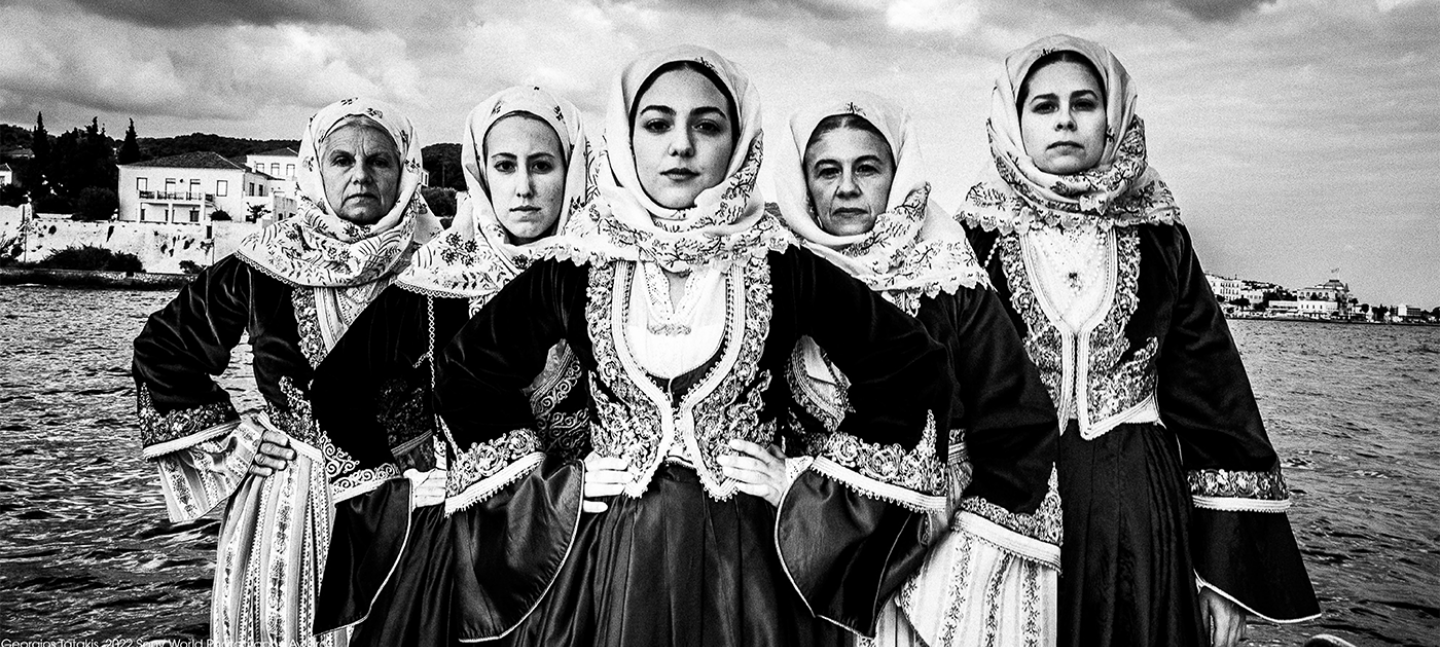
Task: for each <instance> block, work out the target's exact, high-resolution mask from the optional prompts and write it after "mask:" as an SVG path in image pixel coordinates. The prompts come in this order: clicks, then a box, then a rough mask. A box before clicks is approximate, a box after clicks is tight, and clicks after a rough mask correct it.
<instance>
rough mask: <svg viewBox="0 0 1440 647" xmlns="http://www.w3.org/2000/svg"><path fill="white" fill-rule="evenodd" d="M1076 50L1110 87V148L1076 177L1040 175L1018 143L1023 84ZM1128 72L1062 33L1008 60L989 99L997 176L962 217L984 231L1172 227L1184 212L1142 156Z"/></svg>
mask: <svg viewBox="0 0 1440 647" xmlns="http://www.w3.org/2000/svg"><path fill="white" fill-rule="evenodd" d="M1058 51H1068V52H1075V53H1077V54H1079V55H1081V56H1083V57H1085V59H1086V60H1088V61H1090V63H1091V64H1092V65H1093V66H1094V67H1095V69H1096V71H1098V72H1099V73H1100V83H1101V85H1102V86H1103V87H1104V90H1105V115H1106V119H1107V122H1108V123H1107V124H1106V131H1105V151H1104V153H1103V154H1102V155H1101V158H1100V162H1099V164H1097V165H1096V167H1095V168H1093V169H1091V170H1089V171H1084V172H1081V173H1076V174H1074V175H1055V174H1052V173H1047V172H1045V171H1042V170H1040V169H1039V168H1038V167H1037V166H1035V162H1034V160H1033V159H1031V157H1030V155H1028V154H1026V152H1025V145H1024V143H1023V140H1022V138H1021V129H1020V108H1019V106H1017V105H1016V99H1017V98H1018V95H1019V91H1020V87H1021V86H1022V85H1023V84H1024V82H1025V77H1026V76H1028V75H1029V74H1030V70H1031V68H1032V67H1033V66H1034V65H1035V63H1036V61H1038V60H1039V59H1040V58H1041V57H1044V56H1046V55H1048V54H1052V53H1054V52H1058ZM1136 96H1137V95H1136V92H1135V87H1134V84H1133V83H1132V82H1131V79H1130V74H1129V73H1128V72H1126V71H1125V67H1124V66H1122V65H1121V64H1120V61H1119V60H1118V59H1116V58H1115V55H1114V54H1111V53H1110V50H1108V49H1106V48H1105V47H1104V46H1102V45H1100V44H1098V43H1094V42H1091V41H1088V40H1085V39H1082V38H1075V37H1074V36H1066V35H1063V34H1057V35H1054V36H1047V37H1045V38H1042V39H1040V40H1037V41H1035V42H1033V43H1031V44H1029V45H1026V46H1025V47H1022V48H1020V49H1017V50H1015V51H1013V52H1011V53H1010V54H1009V55H1007V56H1006V57H1005V69H1004V70H1003V71H1002V72H1001V73H1000V76H999V77H998V78H997V79H996V80H995V91H994V93H993V94H992V95H991V102H990V120H989V122H988V130H989V136H990V153H991V155H992V156H993V157H994V159H995V168H994V173H993V174H989V175H990V176H989V177H987V178H985V179H984V180H983V181H982V182H980V183H979V184H976V185H975V186H974V187H973V188H971V189H970V192H969V194H968V195H967V196H966V198H965V204H964V205H963V206H962V207H961V210H960V213H959V214H957V217H959V218H962V219H963V220H964V221H965V222H966V223H967V224H969V225H971V226H977V227H981V228H983V229H986V230H994V229H999V230H1001V231H1006V232H1009V231H1014V230H1015V229H1017V228H1025V227H1040V226H1044V225H1047V224H1048V225H1055V226H1061V227H1065V228H1070V227H1073V226H1076V225H1079V224H1090V225H1094V226H1098V227H1102V228H1107V227H1112V226H1127V225H1136V224H1147V223H1173V222H1175V221H1177V220H1178V219H1179V216H1180V211H1179V209H1178V208H1177V207H1176V206H1175V200H1174V197H1173V196H1172V195H1171V194H1170V189H1169V188H1167V187H1166V186H1165V183H1164V182H1162V181H1161V180H1160V175H1159V173H1157V172H1155V170H1154V169H1151V168H1150V166H1149V163H1148V162H1147V160H1146V154H1145V126H1144V123H1143V122H1141V120H1140V117H1138V116H1136V114H1135V103H1136Z"/></svg>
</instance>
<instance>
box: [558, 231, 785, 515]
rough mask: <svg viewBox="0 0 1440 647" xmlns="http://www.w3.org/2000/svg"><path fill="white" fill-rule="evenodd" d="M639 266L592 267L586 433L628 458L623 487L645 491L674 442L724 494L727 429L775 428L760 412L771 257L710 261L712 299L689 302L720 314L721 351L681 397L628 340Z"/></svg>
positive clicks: (765, 435)
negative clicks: (590, 416) (590, 405)
mask: <svg viewBox="0 0 1440 647" xmlns="http://www.w3.org/2000/svg"><path fill="white" fill-rule="evenodd" d="M637 270H639V266H638V265H637V264H636V263H633V262H628V261H614V262H610V263H607V264H604V265H596V266H592V267H591V269H590V272H589V285H588V288H587V295H586V296H587V300H586V313H585V315H586V322H587V326H588V332H589V336H590V339H591V343H592V345H593V350H594V355H595V364H596V368H595V370H594V371H593V372H592V373H591V374H590V376H589V379H590V392H591V398H592V401H593V402H594V406H595V415H596V419H595V420H593V421H591V425H590V440H591V443H592V444H593V446H594V448H595V451H596V452H597V453H599V454H600V455H602V456H618V457H622V458H625V459H626V460H627V461H628V463H629V468H628V471H629V472H630V474H631V476H632V482H631V483H630V484H629V485H627V486H626V490H625V491H626V494H628V495H630V496H634V497H638V496H640V495H641V494H643V493H644V492H645V490H646V489H647V488H648V487H649V483H650V479H651V477H652V476H653V475H654V473H655V470H656V468H658V467H659V465H660V463H661V462H662V461H663V460H664V459H665V458H666V456H667V455H671V454H675V453H677V452H681V453H683V456H684V458H685V460H686V462H688V463H690V464H692V465H693V467H694V468H695V471H696V472H697V473H698V474H699V476H700V481H701V483H702V485H703V486H704V487H705V490H706V492H707V493H709V494H710V496H711V497H713V498H715V499H717V500H726V499H729V498H730V497H731V496H734V494H735V492H736V491H737V490H736V488H735V482H734V481H733V480H731V479H729V478H727V477H725V476H723V474H722V472H721V469H720V466H719V463H717V462H716V458H718V457H719V456H720V455H722V454H725V453H728V452H729V451H730V450H729V441H730V440H732V439H743V440H748V441H752V442H755V443H759V444H761V445H765V444H768V443H770V442H771V441H772V439H773V438H774V436H775V430H776V426H775V422H774V421H773V420H769V421H766V422H764V423H762V422H761V419H760V413H761V410H762V409H763V407H764V401H763V395H764V393H765V391H766V390H767V389H768V388H769V386H770V373H769V371H762V370H760V369H759V361H760V356H761V354H762V353H763V351H764V346H765V340H766V337H767V336H768V334H769V331H770V319H771V315H772V307H773V304H772V303H771V300H770V289H771V286H770V265H769V263H768V261H767V260H766V259H765V258H764V257H755V258H748V259H744V260H740V261H736V262H734V263H732V264H730V265H729V266H728V267H720V268H716V269H715V270H714V271H715V273H716V276H717V277H718V278H717V279H716V280H714V283H715V284H714V285H713V286H711V287H710V288H709V289H707V290H706V291H707V292H708V293H709V294H710V295H711V296H710V298H712V299H714V300H715V301H716V302H717V303H710V304H704V303H701V304H696V306H695V308H696V311H697V312H699V311H709V312H712V313H714V315H713V316H717V317H720V318H721V322H722V323H721V329H722V330H723V337H722V339H721V340H720V341H719V343H718V348H719V358H718V360H716V361H714V362H713V363H711V364H710V365H709V369H708V371H706V372H705V374H704V376H703V377H701V378H700V379H699V381H698V382H696V383H695V384H694V385H693V386H692V387H691V388H689V389H687V390H686V391H685V392H684V393H683V394H681V395H679V396H678V397H673V396H672V394H671V393H669V392H668V391H667V390H665V389H663V388H661V387H660V385H658V384H657V383H656V382H655V381H654V380H653V379H651V377H650V375H651V374H653V371H651V370H650V369H648V368H647V367H646V366H645V365H642V364H641V361H640V357H639V352H638V351H639V349H638V348H637V347H636V346H634V345H632V343H631V340H632V338H636V337H632V335H631V334H629V332H630V331H632V330H634V327H632V325H631V318H632V317H634V316H635V315H636V313H635V312H634V311H635V309H636V305H637V304H636V302H635V299H634V298H633V291H634V290H637V289H641V290H643V289H644V287H643V286H638V287H637V286H635V285H634V284H635V283H637V282H641V281H643V280H644V279H643V277H641V276H637ZM697 271H699V270H697ZM691 287H692V288H693V287H694V286H693V285H692V286H691ZM706 323H707V324H708V323H711V322H706ZM694 330H695V326H693V325H692V334H694ZM617 331H618V332H619V333H620V334H617ZM646 334H650V331H646ZM656 336H660V335H659V334H658V333H656ZM647 350H653V347H652V348H650V349H647ZM713 355H714V352H711V353H709V354H707V355H706V357H703V358H699V359H698V361H694V365H693V366H691V367H690V368H694V367H696V366H700V365H703V364H705V363H706V361H707V360H709V359H710V358H711V357H712V356H713ZM650 359H652V360H653V359H655V358H653V357H652V358H650ZM652 363H653V362H652ZM684 363H685V364H688V363H690V362H684Z"/></svg>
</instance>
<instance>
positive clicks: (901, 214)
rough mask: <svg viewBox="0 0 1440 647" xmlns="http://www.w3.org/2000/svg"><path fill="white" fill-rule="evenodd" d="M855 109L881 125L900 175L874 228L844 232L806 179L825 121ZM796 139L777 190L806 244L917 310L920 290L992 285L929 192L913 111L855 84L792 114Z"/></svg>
mask: <svg viewBox="0 0 1440 647" xmlns="http://www.w3.org/2000/svg"><path fill="white" fill-rule="evenodd" d="M834 115H856V116H858V117H862V118H864V119H865V121H868V122H870V124H871V125H873V126H875V128H876V129H877V130H879V131H880V134H881V135H882V136H884V138H885V141H886V143H888V144H889V145H890V153H891V156H892V158H893V159H894V160H895V179H894V181H893V182H892V184H891V188H890V195H889V196H888V197H887V198H886V208H885V213H882V214H879V215H878V216H876V218H875V226H874V228H872V229H871V230H870V231H869V232H868V233H864V234H855V235H850V236H837V235H833V234H829V233H826V232H825V231H824V230H823V229H821V228H820V224H819V222H818V220H817V219H816V214H815V205H814V204H813V203H812V201H811V199H810V192H809V188H808V186H807V184H806V181H805V169H804V158H805V148H806V146H808V145H809V143H810V138H811V137H812V136H814V133H815V129H816V127H818V126H819V125H820V122H821V121H823V120H825V119H826V118H827V117H830V116H834ZM789 134H790V139H789V141H788V142H787V143H790V144H793V145H791V146H785V145H782V146H781V147H780V148H781V151H780V153H779V156H780V166H779V168H778V169H777V170H776V192H777V194H778V200H779V205H780V212H781V214H782V216H783V217H784V221H785V225H786V226H787V227H789V229H790V230H791V231H792V232H794V233H795V235H796V236H798V237H799V238H800V239H801V240H802V241H803V243H804V245H805V247H807V248H809V249H810V250H812V251H814V252H815V253H816V254H818V255H820V256H822V257H824V258H825V259H827V260H829V261H830V262H832V263H834V264H835V265H837V266H839V267H841V268H842V269H844V270H845V271H846V272H848V273H849V274H850V275H851V276H854V277H855V278H857V279H860V280H861V281H864V282H865V284H866V285H869V286H870V288H871V289H872V290H876V291H878V292H880V293H881V294H882V295H883V296H884V297H885V298H887V299H889V300H890V301H892V302H894V303H897V304H898V305H901V307H903V308H906V309H907V310H910V311H911V314H914V310H913V309H914V308H917V307H918V300H919V297H920V296H921V295H928V296H934V295H936V294H938V293H940V292H946V293H950V294H954V293H955V290H956V289H958V288H959V287H960V286H964V287H969V288H973V287H975V286H977V285H988V281H987V280H986V278H985V275H984V272H983V271H982V270H981V269H980V267H979V265H978V264H977V263H976V261H975V253H974V252H973V251H971V249H970V244H969V243H968V242H967V241H966V239H965V232H964V230H962V229H961V228H960V226H959V224H957V223H956V222H955V221H954V220H953V219H951V218H950V216H949V215H948V214H946V213H945V212H944V211H943V210H941V209H940V207H939V205H936V204H935V203H934V202H933V201H931V200H930V184H929V183H928V182H926V181H925V163H924V160H923V159H922V157H921V155H920V149H919V142H918V141H917V139H916V135H915V129H914V126H913V124H912V123H911V121H910V116H909V114H908V113H906V112H905V111H904V110H902V109H900V108H898V107H897V106H895V105H893V104H891V103H890V102H889V101H886V100H885V99H883V98H881V97H879V96H876V95H874V94H871V93H868V92H849V93H846V94H843V95H841V96H840V97H838V98H836V99H833V100H830V101H826V102H824V103H819V104H816V105H814V106H811V107H809V108H807V109H804V110H800V111H798V112H796V113H795V114H794V115H793V116H791V117H790V131H789Z"/></svg>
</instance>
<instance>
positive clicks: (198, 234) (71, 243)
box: [0, 206, 260, 274]
mask: <svg viewBox="0 0 1440 647" xmlns="http://www.w3.org/2000/svg"><path fill="white" fill-rule="evenodd" d="M28 209H29V207H28V206H26V207H0V257H4V258H14V259H16V260H19V261H21V262H27V263H34V262H38V261H41V260H44V259H45V257H47V256H49V255H50V254H51V253H52V252H56V251H59V250H62V249H65V248H67V247H81V246H85V245H93V246H95V247H103V248H105V249H108V250H110V251H113V252H125V253H129V254H134V255H135V256H137V257H139V258H140V263H141V264H142V265H143V266H144V267H145V271H146V272H158V273H164V274H178V273H180V272H182V271H183V270H182V269H181V268H180V263H181V261H190V262H192V263H195V264H196V265H198V266H201V267H205V266H208V265H211V264H213V263H214V262H215V261H216V260H218V259H221V258H224V257H225V256H226V255H228V254H230V253H231V252H233V251H235V248H236V247H237V246H238V245H239V244H240V241H241V240H242V239H244V238H245V237H246V236H248V235H250V234H251V233H253V232H255V231H257V230H258V229H259V228H260V225H259V224H258V223H250V222H243V221H224V220H215V221H210V222H208V223H189V222H184V223H153V222H121V221H113V220H109V221H90V222H87V221H76V220H69V219H64V218H53V217H49V216H48V215H47V216H45V217H41V218H30V217H29V214H28Z"/></svg>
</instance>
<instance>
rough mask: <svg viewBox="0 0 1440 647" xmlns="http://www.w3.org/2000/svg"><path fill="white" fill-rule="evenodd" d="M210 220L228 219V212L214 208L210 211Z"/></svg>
mask: <svg viewBox="0 0 1440 647" xmlns="http://www.w3.org/2000/svg"><path fill="white" fill-rule="evenodd" d="M210 219H211V220H230V212H229V211H226V210H224V209H216V210H214V211H211V212H210Z"/></svg>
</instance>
